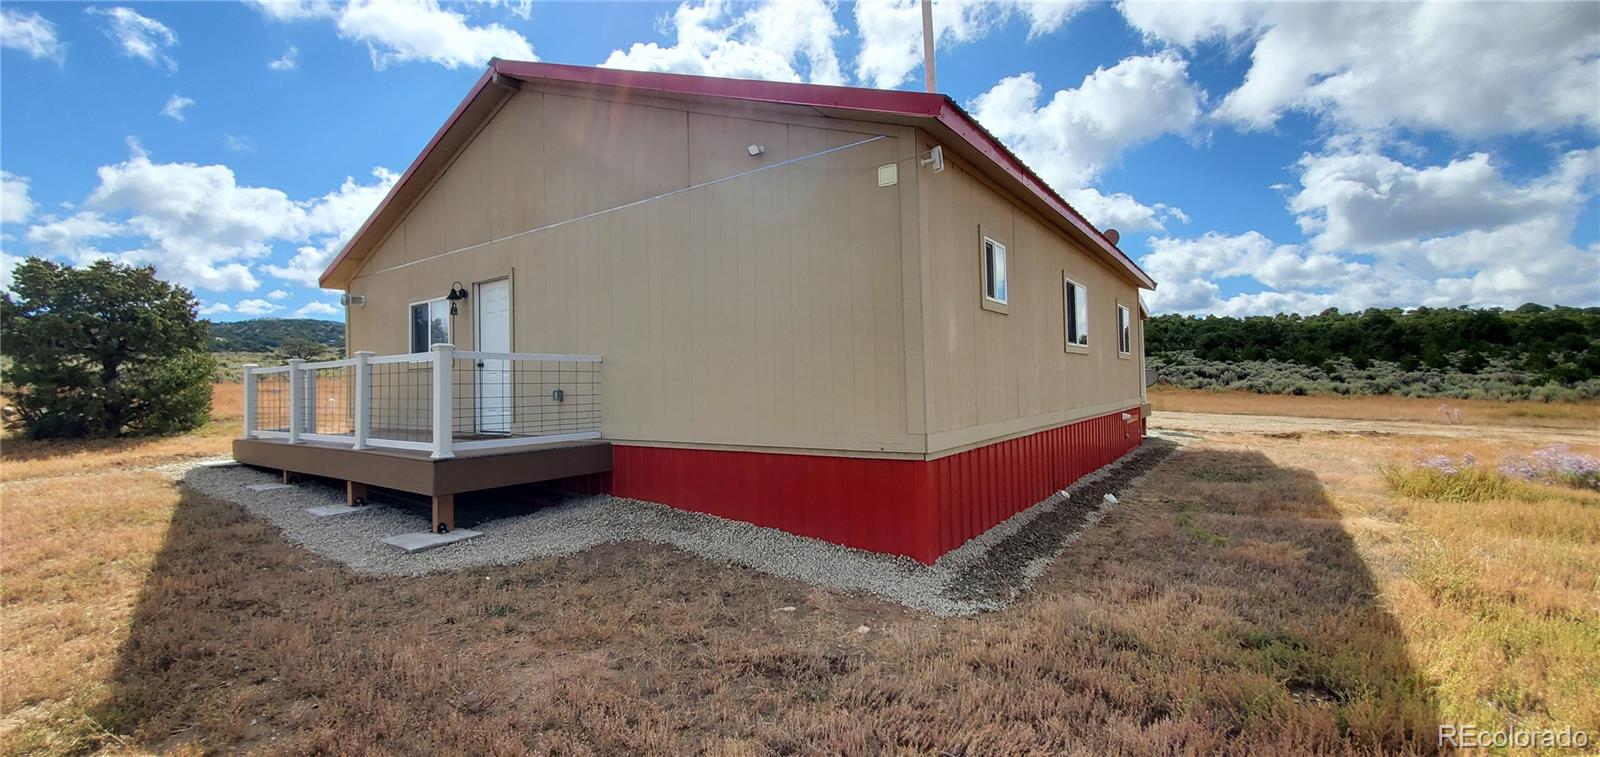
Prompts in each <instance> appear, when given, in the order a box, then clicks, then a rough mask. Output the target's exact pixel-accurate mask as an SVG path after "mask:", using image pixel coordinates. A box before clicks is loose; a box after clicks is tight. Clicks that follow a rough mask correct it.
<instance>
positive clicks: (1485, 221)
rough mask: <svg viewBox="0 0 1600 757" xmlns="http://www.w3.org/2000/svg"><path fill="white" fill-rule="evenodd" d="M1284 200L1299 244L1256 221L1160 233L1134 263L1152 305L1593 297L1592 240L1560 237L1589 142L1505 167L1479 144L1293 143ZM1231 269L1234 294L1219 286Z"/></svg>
mask: <svg viewBox="0 0 1600 757" xmlns="http://www.w3.org/2000/svg"><path fill="white" fill-rule="evenodd" d="M1299 168H1300V169H1301V175H1300V182H1301V190H1300V191H1299V193H1297V194H1295V195H1294V196H1292V197H1291V198H1290V200H1289V206H1290V209H1291V210H1292V211H1293V212H1295V213H1296V214H1297V218H1298V220H1299V221H1300V224H1301V227H1302V228H1303V229H1304V230H1305V231H1306V233H1307V234H1308V237H1309V239H1308V241H1307V242H1306V243H1304V244H1279V243H1276V242H1273V241H1272V240H1271V239H1269V238H1267V237H1266V236H1264V235H1262V234H1259V233H1257V232H1253V231H1252V232H1247V233H1245V234H1239V235H1225V234H1218V233H1214V232H1213V233H1207V234H1203V235H1201V236H1198V237H1193V238H1187V239H1180V238H1171V237H1167V238H1160V239H1155V240H1152V241H1151V251H1150V253H1149V254H1147V255H1145V256H1144V258H1143V259H1142V261H1141V263H1142V265H1144V266H1145V269H1146V270H1147V271H1149V272H1150V274H1151V275H1152V276H1154V277H1155V278H1156V279H1157V281H1159V282H1160V288H1159V289H1157V290H1156V291H1155V292H1154V293H1152V295H1151V296H1150V304H1151V307H1152V308H1153V309H1156V310H1160V311H1176V312H1191V313H1223V314H1233V315H1238V314H1252V313H1271V312H1283V311H1293V312H1302V313H1306V312H1316V311H1320V310H1322V309H1324V308H1328V307H1338V308H1341V309H1345V310H1355V309H1362V308H1367V307H1390V306H1400V307H1412V306H1418V305H1426V306H1434V307H1443V306H1455V305H1473V306H1480V307H1487V306H1502V307H1515V306H1517V305H1520V304H1522V303H1524V302H1542V303H1559V304H1567V305H1578V306H1587V305H1596V304H1600V245H1596V244H1590V245H1588V246H1579V245H1576V244H1573V243H1572V242H1571V241H1570V240H1571V238H1572V233H1573V230H1574V228H1575V226H1576V224H1577V219H1578V214H1579V212H1580V211H1581V209H1582V207H1583V206H1584V204H1585V203H1587V202H1589V200H1590V199H1591V198H1592V197H1593V196H1594V191H1593V182H1594V178H1595V177H1596V176H1597V175H1600V149H1593V150H1578V151H1572V152H1569V153H1566V154H1564V155H1561V156H1558V158H1557V159H1556V160H1555V161H1554V163H1553V165H1552V167H1551V168H1550V170H1549V171H1548V172H1547V173H1546V174H1545V175H1543V176H1538V177H1534V178H1532V179H1530V180H1528V181H1526V182H1523V183H1516V182H1512V181H1509V180H1508V179H1507V178H1506V177H1505V176H1504V175H1503V174H1502V173H1501V172H1500V170H1499V169H1498V168H1497V167H1496V166H1495V165H1494V163H1493V161H1491V160H1489V158H1488V157H1487V156H1485V155H1482V154H1474V155H1470V156H1468V157H1466V158H1462V159H1459V160H1454V161H1451V162H1449V163H1446V164H1443V165H1435V166H1420V167H1418V166H1410V165H1406V164H1404V163H1401V162H1399V161H1396V160H1394V159H1393V158H1390V157H1387V156H1384V155H1380V154H1375V153H1368V154H1330V155H1315V156H1306V157H1305V158H1303V159H1302V160H1301V161H1300V163H1299ZM1229 280H1232V281H1233V283H1234V284H1237V285H1238V286H1237V289H1239V290H1259V291H1246V292H1245V293H1241V294H1234V295H1232V296H1224V295H1223V294H1222V287H1221V286H1220V284H1219V282H1227V281H1229Z"/></svg>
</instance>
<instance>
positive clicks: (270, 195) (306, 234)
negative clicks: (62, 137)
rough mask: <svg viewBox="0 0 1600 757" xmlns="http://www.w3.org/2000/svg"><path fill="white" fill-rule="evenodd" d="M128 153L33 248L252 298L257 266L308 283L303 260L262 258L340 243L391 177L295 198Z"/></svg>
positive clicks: (38, 233)
mask: <svg viewBox="0 0 1600 757" xmlns="http://www.w3.org/2000/svg"><path fill="white" fill-rule="evenodd" d="M130 146H131V148H132V150H133V154H132V156H131V157H130V158H129V159H128V160H126V161H123V162H121V163H116V164H112V165H107V166H101V167H100V169H99V170H98V177H99V184H98V186H96V188H95V189H94V191H93V192H92V193H91V194H90V195H89V197H88V199H86V200H85V201H84V202H83V203H82V204H81V206H80V209H79V210H78V211H77V212H76V213H74V214H72V215H70V216H67V217H65V218H55V217H44V218H41V219H39V221H38V222H37V223H35V224H34V225H33V226H32V227H30V228H29V230H28V233H27V238H28V241H29V242H31V243H32V244H33V245H34V246H35V247H36V248H37V249H38V250H40V251H42V252H45V253H47V254H52V255H55V256H58V257H63V258H66V259H69V260H72V261H74V262H77V263H80V264H81V263H86V262H89V261H92V260H97V259H103V258H110V259H115V260H119V261H122V262H126V263H134V264H141V265H145V264H148V265H154V266H156V269H157V270H158V271H159V272H160V273H161V275H162V276H163V277H165V278H168V279H170V280H173V281H177V282H179V283H182V284H184V285H187V286H190V287H193V288H198V289H207V290H212V291H228V290H246V291H249V290H254V289H255V288H256V287H258V286H259V285H260V279H259V278H258V277H257V273H256V271H257V270H258V268H257V267H258V266H260V267H261V268H262V269H265V270H266V271H267V272H269V273H273V274H274V275H278V274H279V273H280V272H292V274H293V275H294V276H295V277H296V278H293V279H290V280H295V281H301V280H303V277H302V276H301V273H300V271H299V269H298V268H295V267H294V266H295V265H296V261H299V263H300V264H304V261H303V260H302V258H303V254H302V255H297V256H296V257H295V258H294V259H293V260H291V263H290V267H288V268H278V267H276V266H272V265H270V264H265V265H264V264H263V263H262V261H263V260H264V259H267V258H268V257H269V256H270V254H271V252H272V250H273V246H274V245H275V244H277V243H291V244H300V245H307V246H311V247H313V248H323V247H329V246H334V245H337V244H339V243H342V240H343V239H344V238H345V237H347V236H348V235H349V234H350V233H351V232H352V231H353V230H354V228H355V227H356V226H359V225H360V223H361V221H362V220H364V219H365V217H366V214H367V213H369V212H370V211H371V209H372V208H373V207H374V206H375V205H376V204H377V202H378V199H379V198H381V197H382V196H383V194H384V193H386V192H387V191H388V188H389V186H391V185H392V184H393V182H394V179H395V175H394V174H393V173H392V172H390V171H387V170H384V169H377V170H375V171H374V177H375V183H371V184H362V183H358V182H356V181H354V180H353V179H349V178H347V179H346V180H345V181H344V183H343V184H342V185H341V186H340V187H339V188H338V189H336V190H334V191H332V192H329V193H327V194H326V195H323V196H322V197H317V198H312V199H308V200H295V199H292V198H290V197H289V196H288V195H287V194H286V193H284V192H283V191H282V190H279V189H275V188H271V187H253V186H246V185H241V184H239V182H238V180H237V178H236V176H235V174H234V172H233V169H231V168H229V167H228V166H226V165H198V164H195V163H160V162H156V161H154V160H152V159H151V158H150V157H149V156H148V155H147V154H146V153H145V152H144V151H143V150H142V149H141V148H139V146H138V143H137V142H133V141H131V140H130ZM279 277H280V278H284V276H279ZM312 278H313V279H314V276H313V277H312Z"/></svg>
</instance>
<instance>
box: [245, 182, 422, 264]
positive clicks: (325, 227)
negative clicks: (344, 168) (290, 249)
mask: <svg viewBox="0 0 1600 757" xmlns="http://www.w3.org/2000/svg"><path fill="white" fill-rule="evenodd" d="M372 176H373V179H374V181H373V183H371V184H358V183H356V181H355V179H352V178H350V177H346V178H345V180H344V183H343V184H342V185H340V187H339V188H338V189H336V190H334V191H332V192H329V193H328V194H326V195H323V196H322V197H321V198H318V199H317V200H316V201H315V204H314V205H313V210H312V212H311V213H310V215H309V216H308V219H307V220H308V222H309V225H310V228H311V229H312V230H313V231H312V233H313V234H314V235H315V236H316V237H318V239H317V240H315V241H316V243H315V244H307V245H302V246H301V247H299V248H297V249H296V250H295V253H294V256H293V257H291V258H290V259H289V261H288V262H287V263H285V264H284V265H267V266H263V267H262V268H263V270H265V271H266V272H267V273H269V274H271V275H273V276H275V277H277V278H279V279H282V280H284V281H289V282H293V283H296V284H301V285H304V286H310V287H314V286H317V279H318V278H319V277H321V276H322V271H323V269H325V268H327V267H328V263H329V262H330V261H332V260H333V256H334V255H335V254H336V253H338V251H339V248H341V247H343V246H344V243H345V242H347V241H349V239H350V237H351V236H352V235H354V234H355V233H356V229H358V228H361V224H362V223H364V222H365V221H366V220H367V216H369V215H371V214H372V211H373V209H374V208H376V207H378V203H379V202H382V201H383V198H384V195H387V194H388V193H389V189H390V187H393V186H394V183H395V181H396V180H398V179H399V178H400V176H399V174H396V173H395V172H393V171H389V170H387V169H383V168H377V169H373V171H372Z"/></svg>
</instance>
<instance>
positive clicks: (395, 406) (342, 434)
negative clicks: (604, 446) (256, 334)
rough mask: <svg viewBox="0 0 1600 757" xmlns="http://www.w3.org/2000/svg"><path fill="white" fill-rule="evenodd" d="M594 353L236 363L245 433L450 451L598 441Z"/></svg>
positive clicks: (437, 348) (450, 353)
mask: <svg viewBox="0 0 1600 757" xmlns="http://www.w3.org/2000/svg"><path fill="white" fill-rule="evenodd" d="M600 433H601V432H600V356H599V355H561V354H548V353H537V352H475V351H471V350H458V349H456V348H455V347H454V346H453V345H449V344H436V345H434V346H433V348H432V349H431V350H430V351H428V352H418V353H412V354H408V355H386V356H381V357H380V356H377V355H374V354H373V353H371V352H357V353H356V354H355V357H351V358H346V359H344V360H325V361H319V362H306V361H304V360H298V359H296V360H290V361H289V364H288V365H282V366H276V367H272V368H262V367H260V366H258V365H246V366H245V367H244V436H245V438H247V439H284V440H287V441H288V442H289V443H290V444H298V443H301V442H308V441H311V442H326V443H332V444H348V445H350V446H351V447H352V448H354V449H370V448H373V447H387V448H391V449H408V450H419V451H424V452H428V453H430V455H431V456H432V457H434V458H436V459H438V458H447V457H452V456H454V454H455V452H456V451H457V450H476V449H493V448H499V447H518V446H526V445H533V444H546V443H550V442H561V441H576V440H580V439H598V438H600Z"/></svg>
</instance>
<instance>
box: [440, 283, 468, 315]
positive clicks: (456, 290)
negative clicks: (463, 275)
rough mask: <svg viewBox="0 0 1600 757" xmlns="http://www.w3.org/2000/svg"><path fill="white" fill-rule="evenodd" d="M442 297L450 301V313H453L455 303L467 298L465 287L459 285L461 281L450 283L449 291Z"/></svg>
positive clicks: (454, 311) (454, 312)
mask: <svg viewBox="0 0 1600 757" xmlns="http://www.w3.org/2000/svg"><path fill="white" fill-rule="evenodd" d="M444 298H445V299H446V300H449V301H450V315H455V314H456V303H458V302H460V301H462V300H464V299H466V298H467V288H466V287H464V286H461V282H459V281H457V282H456V283H454V284H451V285H450V293H449V294H447V295H445V296H444Z"/></svg>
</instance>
